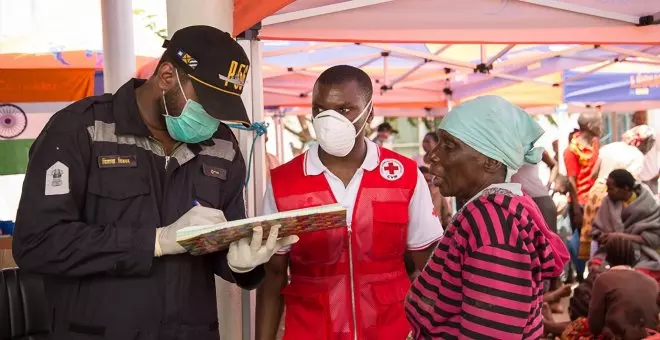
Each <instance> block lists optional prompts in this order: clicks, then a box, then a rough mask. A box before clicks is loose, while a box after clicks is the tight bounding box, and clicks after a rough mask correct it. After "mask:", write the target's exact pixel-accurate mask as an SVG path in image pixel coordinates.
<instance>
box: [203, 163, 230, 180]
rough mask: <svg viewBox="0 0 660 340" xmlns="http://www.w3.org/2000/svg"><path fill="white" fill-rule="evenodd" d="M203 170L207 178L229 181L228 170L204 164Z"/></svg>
mask: <svg viewBox="0 0 660 340" xmlns="http://www.w3.org/2000/svg"><path fill="white" fill-rule="evenodd" d="M202 170H203V171H204V175H206V176H209V177H215V178H219V179H221V180H226V179H227V169H223V168H216V167H214V166H210V165H206V164H203V163H202Z"/></svg>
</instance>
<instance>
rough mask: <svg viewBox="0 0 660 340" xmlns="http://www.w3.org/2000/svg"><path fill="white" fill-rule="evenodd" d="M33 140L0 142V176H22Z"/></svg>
mask: <svg viewBox="0 0 660 340" xmlns="http://www.w3.org/2000/svg"><path fill="white" fill-rule="evenodd" d="M33 142H34V139H7V140H0V176H1V175H15V174H24V173H25V169H26V168H27V163H28V152H29V151H30V146H31V145H32V143H33Z"/></svg>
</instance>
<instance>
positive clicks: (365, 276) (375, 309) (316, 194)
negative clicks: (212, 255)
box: [271, 148, 417, 340]
mask: <svg viewBox="0 0 660 340" xmlns="http://www.w3.org/2000/svg"><path fill="white" fill-rule="evenodd" d="M379 152H380V159H379V166H378V167H376V168H375V169H374V170H372V171H365V172H364V176H363V177H362V182H361V183H360V188H359V190H358V194H357V198H356V201H355V206H354V210H353V220H352V225H351V227H350V228H349V227H346V228H337V229H333V230H326V231H320V232H314V233H309V234H303V235H300V241H298V243H296V244H295V245H293V247H292V249H291V252H290V271H291V283H290V284H289V285H288V286H287V287H286V288H285V289H284V290H283V291H282V295H283V296H284V301H285V304H286V317H285V331H284V340H300V339H315V340H349V339H350V340H353V339H360V340H362V339H365V340H389V339H392V340H402V339H405V338H406V336H407V335H408V333H409V331H410V326H409V324H408V322H407V321H406V318H405V315H404V308H403V301H404V299H405V296H406V294H407V292H408V289H409V287H410V281H409V279H408V275H407V273H406V270H405V266H404V262H403V255H404V252H405V251H406V237H407V231H408V206H409V203H410V200H411V198H412V195H413V192H414V189H415V185H416V183H417V164H416V163H415V162H414V161H412V160H410V159H408V158H405V157H403V156H401V155H399V154H397V153H395V152H393V151H390V150H387V149H383V148H379ZM305 155H306V153H305V154H303V155H300V156H298V157H296V158H295V159H293V160H292V161H291V162H289V163H286V164H284V165H282V166H280V167H278V168H276V169H274V170H272V173H271V176H272V177H271V182H272V186H273V194H274V196H275V203H276V204H277V208H278V210H279V211H287V210H294V209H301V208H308V207H314V206H319V205H325V204H333V203H337V201H336V199H335V197H334V196H333V194H332V190H331V189H330V186H329V184H328V182H327V180H326V179H325V175H323V174H319V175H306V173H305Z"/></svg>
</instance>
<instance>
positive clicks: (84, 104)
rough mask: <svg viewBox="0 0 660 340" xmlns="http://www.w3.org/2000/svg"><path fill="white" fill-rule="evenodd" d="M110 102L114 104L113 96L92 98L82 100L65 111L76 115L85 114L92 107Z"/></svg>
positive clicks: (108, 94) (106, 95)
mask: <svg viewBox="0 0 660 340" xmlns="http://www.w3.org/2000/svg"><path fill="white" fill-rule="evenodd" d="M109 102H112V94H110V93H106V94H103V95H100V96H92V97H87V98H84V99H81V100H79V101H77V102H75V103H73V104H71V105H69V106H68V107H66V109H65V110H67V111H72V112H76V113H85V112H86V111H87V110H88V109H89V108H90V107H92V106H93V105H95V104H103V103H109Z"/></svg>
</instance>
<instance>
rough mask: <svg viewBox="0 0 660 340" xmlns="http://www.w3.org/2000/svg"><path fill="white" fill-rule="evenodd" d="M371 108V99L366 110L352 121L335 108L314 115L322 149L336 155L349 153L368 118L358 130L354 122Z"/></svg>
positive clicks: (314, 123) (342, 155)
mask: <svg viewBox="0 0 660 340" xmlns="http://www.w3.org/2000/svg"><path fill="white" fill-rule="evenodd" d="M370 109H371V101H369V103H367V105H366V106H365V107H364V110H362V112H360V114H359V115H358V116H357V117H356V118H355V119H354V120H353V121H352V122H351V121H350V120H348V118H346V117H344V115H342V114H341V113H339V112H337V111H335V110H325V111H323V112H321V113H319V114H318V115H317V116H316V117H314V120H313V121H312V124H313V125H314V131H315V132H316V139H318V141H319V145H320V146H321V149H323V151H325V152H327V153H329V154H331V155H333V156H335V157H345V156H346V155H348V153H349V152H351V150H353V147H354V146H355V138H356V137H357V135H358V134H359V133H360V132H362V129H364V126H365V125H366V124H367V120H366V119H365V121H364V122H363V123H362V126H361V127H360V129H359V130H357V131H356V130H355V125H354V124H355V123H356V122H357V121H359V120H360V119H361V118H362V116H364V114H365V113H366V112H369V111H370Z"/></svg>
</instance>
